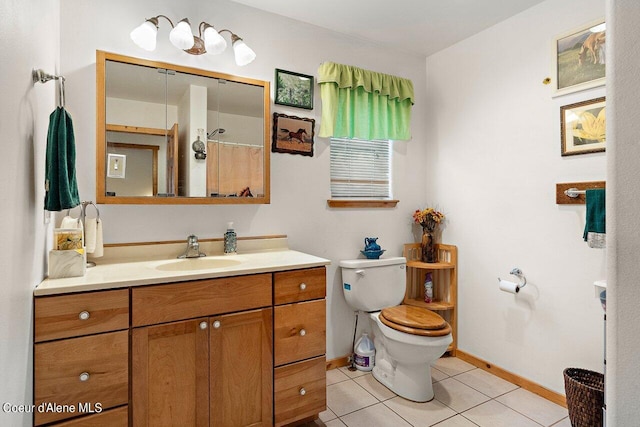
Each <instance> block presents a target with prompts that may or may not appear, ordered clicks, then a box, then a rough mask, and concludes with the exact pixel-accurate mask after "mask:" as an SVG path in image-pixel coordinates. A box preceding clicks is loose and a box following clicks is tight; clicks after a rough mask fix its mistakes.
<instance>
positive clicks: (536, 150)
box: [424, 0, 606, 394]
mask: <svg viewBox="0 0 640 427" xmlns="http://www.w3.org/2000/svg"><path fill="white" fill-rule="evenodd" d="M602 17H604V0H570V1H569V0H565V1H558V0H549V1H546V2H544V3H541V4H539V5H537V6H535V7H533V8H531V9H529V10H527V11H524V12H523V13H521V14H519V15H516V16H515V17H512V18H511V19H508V20H507V21H504V22H502V23H500V24H497V25H495V26H494V27H492V28H489V29H488V30H486V31H484V32H482V33H479V34H477V35H475V36H473V37H471V38H469V39H467V40H464V41H462V42H460V43H458V44H456V45H454V46H452V47H450V48H448V49H446V50H444V51H441V52H439V53H437V54H435V55H432V56H430V57H429V58H427V93H428V96H427V98H428V102H429V114H428V116H427V120H428V128H429V130H430V133H429V144H428V154H427V162H426V165H425V168H424V171H425V172H424V176H425V178H426V180H427V182H428V183H429V185H428V192H427V194H428V195H429V200H433V201H434V202H437V203H439V205H440V207H441V208H442V210H443V211H444V213H445V214H446V215H447V217H448V218H447V220H448V223H447V225H446V229H445V230H444V233H443V240H444V241H446V242H450V243H452V244H456V245H458V250H459V266H460V273H459V291H458V302H459V307H460V311H459V313H460V317H459V320H458V325H459V330H460V332H459V338H458V339H459V341H458V345H459V347H460V349H462V350H464V351H466V352H468V353H470V354H472V355H475V356H477V357H480V358H482V359H484V360H487V361H490V362H491V363H493V364H495V365H497V366H500V367H502V368H504V369H506V370H508V371H511V372H514V373H516V374H518V375H520V376H522V377H525V378H527V379H530V380H532V381H534V382H536V383H539V384H541V385H543V386H545V387H547V388H549V389H551V390H554V391H556V392H558V393H562V394H564V384H563V375H562V371H563V369H564V368H566V367H571V366H577V367H583V368H588V369H593V370H598V371H602V370H603V363H602V361H603V323H602V318H603V314H602V309H601V308H600V303H599V301H598V300H597V299H595V297H594V295H595V293H594V289H593V285H592V283H593V281H594V280H598V279H603V278H604V277H605V251H604V250H598V249H590V248H588V247H587V245H586V243H584V242H583V241H582V230H583V228H584V221H585V220H584V217H585V206H584V205H581V206H564V205H556V203H555V184H556V183H561V182H572V181H597V180H604V179H605V169H606V165H605V162H606V155H605V154H604V153H599V154H587V155H580V156H572V157H561V156H560V123H559V118H560V106H562V105H566V104H571V103H574V102H578V101H581V100H587V99H592V98H596V97H599V96H603V95H604V87H601V88H598V89H594V90H590V91H585V92H580V93H574V94H570V95H566V96H561V97H557V98H552V94H553V93H552V87H551V85H549V86H546V85H543V84H542V81H543V79H544V78H545V77H547V76H551V77H553V76H552V75H551V68H552V55H553V53H552V43H553V38H554V37H555V36H557V35H560V34H562V33H566V32H568V31H570V30H573V29H574V28H576V27H580V26H581V25H582V24H585V23H589V22H590V21H592V20H595V19H598V18H602ZM514 267H519V268H520V269H521V270H522V271H523V272H524V274H525V276H526V277H527V280H528V284H527V286H526V287H525V288H524V289H523V290H522V291H521V292H520V294H518V295H517V296H515V295H512V294H508V293H504V292H501V291H499V290H498V282H497V278H498V277H501V278H503V279H510V280H516V279H515V277H513V276H510V275H509V271H510V270H511V269H512V268H514Z"/></svg>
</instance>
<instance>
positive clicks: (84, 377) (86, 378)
mask: <svg viewBox="0 0 640 427" xmlns="http://www.w3.org/2000/svg"><path fill="white" fill-rule="evenodd" d="M80 381H82V382H85V381H89V372H83V373H81V374H80Z"/></svg>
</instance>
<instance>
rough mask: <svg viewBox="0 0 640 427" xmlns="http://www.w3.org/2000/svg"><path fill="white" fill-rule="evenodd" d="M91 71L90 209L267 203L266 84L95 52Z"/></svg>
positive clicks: (267, 131) (267, 93) (267, 132)
mask: <svg viewBox="0 0 640 427" xmlns="http://www.w3.org/2000/svg"><path fill="white" fill-rule="evenodd" d="M96 70H97V127H98V129H97V144H96V150H97V151H96V158H97V165H96V169H97V174H96V191H97V195H96V198H97V201H98V202H99V203H136V204H137V203H140V204H147V203H163V204H181V203H269V150H268V147H269V145H268V140H269V126H268V120H267V119H266V118H267V117H268V116H269V111H268V110H269V96H270V93H269V82H264V81H259V80H253V79H247V78H242V77H236V76H231V75H226V74H220V73H214V72H210V71H204V70H197V69H192V68H187V67H182V66H175V65H171V64H166V63H159V62H153V61H147V60H141V59H136V58H130V57H125V56H121V55H116V54H110V53H106V52H101V51H98V52H97V61H96ZM118 156H120V157H118ZM117 158H119V159H121V160H120V164H122V163H125V162H126V173H122V172H124V171H122V169H120V170H119V171H114V169H113V168H114V166H115V164H116V163H115V162H114V161H113V160H114V159H117ZM119 174H121V175H122V176H119Z"/></svg>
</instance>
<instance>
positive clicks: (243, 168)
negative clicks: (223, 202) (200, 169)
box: [207, 142, 264, 197]
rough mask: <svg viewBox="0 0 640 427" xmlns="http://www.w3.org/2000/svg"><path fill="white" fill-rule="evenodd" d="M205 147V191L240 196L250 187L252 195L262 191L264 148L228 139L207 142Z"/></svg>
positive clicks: (218, 195)
mask: <svg viewBox="0 0 640 427" xmlns="http://www.w3.org/2000/svg"><path fill="white" fill-rule="evenodd" d="M207 145H208V147H207V153H208V155H207V194H208V195H209V196H212V197H233V196H240V193H241V192H242V190H244V189H246V188H247V187H249V189H250V191H251V194H252V195H253V197H262V196H263V195H264V183H263V179H262V178H263V176H264V172H263V161H262V160H263V154H262V150H263V148H262V147H261V146H250V145H241V144H234V143H228V142H226V143H225V142H209V143H208V144H207Z"/></svg>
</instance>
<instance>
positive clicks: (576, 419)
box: [564, 368, 604, 427]
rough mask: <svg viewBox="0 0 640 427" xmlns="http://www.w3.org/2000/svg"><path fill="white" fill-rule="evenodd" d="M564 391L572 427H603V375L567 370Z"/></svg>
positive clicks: (578, 369) (583, 370)
mask: <svg viewBox="0 0 640 427" xmlns="http://www.w3.org/2000/svg"><path fill="white" fill-rule="evenodd" d="M564 390H565V393H566V394H567V407H568V408H569V420H570V421H571V426H572V427H602V407H603V406H604V375H603V374H600V373H598V372H593V371H589V370H586V369H580V368H567V369H565V370H564Z"/></svg>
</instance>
